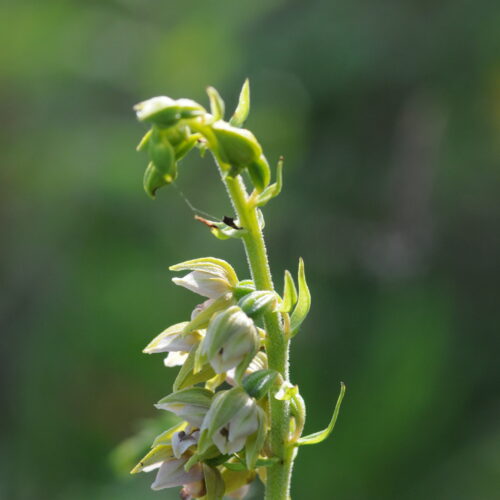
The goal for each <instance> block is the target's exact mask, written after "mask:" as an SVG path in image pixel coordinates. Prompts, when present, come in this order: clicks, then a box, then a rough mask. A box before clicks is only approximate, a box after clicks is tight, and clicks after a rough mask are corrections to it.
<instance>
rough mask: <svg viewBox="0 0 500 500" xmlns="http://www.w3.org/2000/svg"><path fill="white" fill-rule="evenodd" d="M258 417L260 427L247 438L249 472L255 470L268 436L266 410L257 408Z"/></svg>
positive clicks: (246, 455)
mask: <svg viewBox="0 0 500 500" xmlns="http://www.w3.org/2000/svg"><path fill="white" fill-rule="evenodd" d="M257 415H258V419H259V427H258V428H257V431H256V432H254V433H253V434H252V435H250V436H249V437H248V438H247V442H246V446H245V462H246V466H247V469H249V470H251V469H253V468H255V465H256V463H257V459H258V458H259V455H260V452H261V451H262V447H263V446H264V442H265V440H266V434H267V418H266V414H265V412H264V410H263V409H262V408H260V407H257Z"/></svg>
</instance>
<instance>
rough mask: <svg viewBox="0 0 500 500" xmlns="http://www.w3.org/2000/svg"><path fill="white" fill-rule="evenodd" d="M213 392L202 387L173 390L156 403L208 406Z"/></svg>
mask: <svg viewBox="0 0 500 500" xmlns="http://www.w3.org/2000/svg"><path fill="white" fill-rule="evenodd" d="M213 395H214V394H213V392H212V391H209V390H207V389H204V388H203V387H190V388H189V389H181V390H180V391H176V392H173V393H172V394H169V395H168V396H165V397H164V398H162V399H160V401H158V403H157V405H164V404H176V405H182V404H184V405H194V406H201V407H204V408H209V407H210V403H211V402H212V396H213Z"/></svg>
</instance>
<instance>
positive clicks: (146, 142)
mask: <svg viewBox="0 0 500 500" xmlns="http://www.w3.org/2000/svg"><path fill="white" fill-rule="evenodd" d="M152 134H153V129H152V128H151V129H149V130H148V131H147V132H146V133H145V134H144V137H143V138H142V139H141V142H139V144H138V145H137V147H136V148H135V150H136V151H139V152H141V151H146V149H147V148H148V145H149V140H150V139H151V135H152Z"/></svg>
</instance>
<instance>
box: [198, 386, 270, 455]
mask: <svg viewBox="0 0 500 500" xmlns="http://www.w3.org/2000/svg"><path fill="white" fill-rule="evenodd" d="M261 413H263V410H262V408H260V407H259V406H258V405H257V403H256V402H255V400H254V399H252V398H251V397H249V396H248V395H247V394H246V392H245V391H244V390H243V389H241V388H239V387H235V388H233V389H230V390H228V391H221V392H219V393H217V395H216V396H215V398H214V399H213V402H212V405H211V406H210V409H209V411H208V412H207V414H206V416H205V418H204V420H203V423H202V426H201V434H200V441H199V449H201V450H203V449H206V448H208V447H209V446H210V445H211V444H212V443H214V444H215V445H216V446H217V448H218V449H219V451H220V452H221V453H222V454H228V455H230V454H232V453H236V452H238V451H240V450H241V449H242V448H243V447H244V446H245V442H246V441H247V438H248V437H249V436H251V435H253V434H255V433H256V432H257V431H258V430H259V426H260V425H261V422H262V418H261V417H262V415H261Z"/></svg>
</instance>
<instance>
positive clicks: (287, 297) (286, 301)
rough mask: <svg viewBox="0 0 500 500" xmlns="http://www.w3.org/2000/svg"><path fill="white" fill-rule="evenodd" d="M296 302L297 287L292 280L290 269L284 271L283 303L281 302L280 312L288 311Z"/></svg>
mask: <svg viewBox="0 0 500 500" xmlns="http://www.w3.org/2000/svg"><path fill="white" fill-rule="evenodd" d="M296 303H297V288H296V287H295V282H294V281H293V276H292V274H291V273H290V271H288V270H287V271H285V284H284V286H283V303H282V304H281V307H280V311H281V312H286V313H287V312H290V311H291V310H292V307H293V306H294V305H295V304H296Z"/></svg>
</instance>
